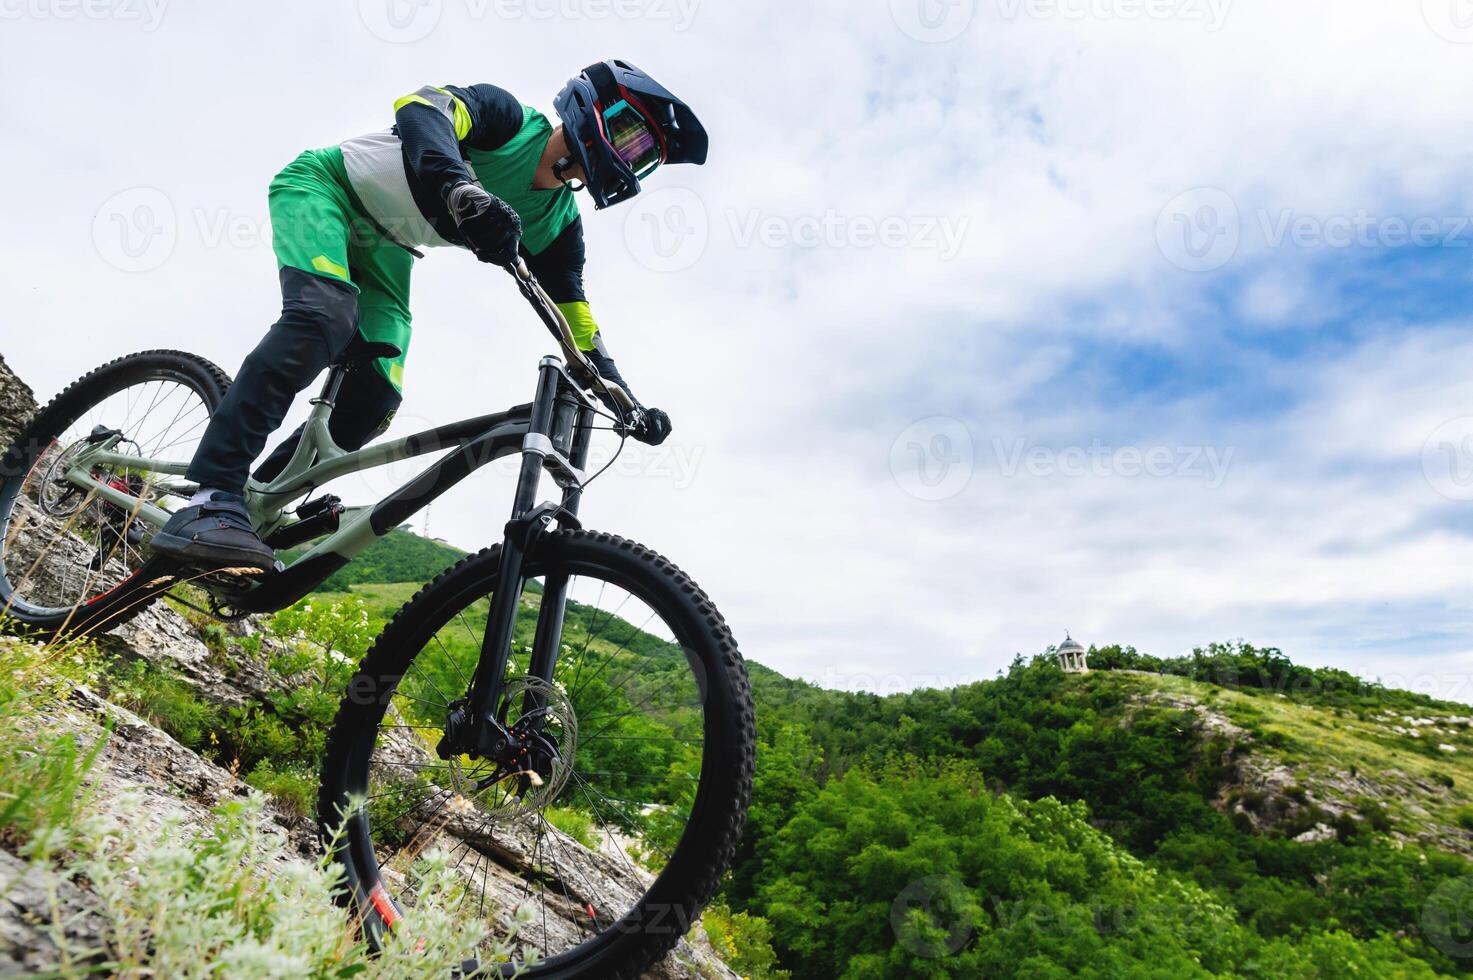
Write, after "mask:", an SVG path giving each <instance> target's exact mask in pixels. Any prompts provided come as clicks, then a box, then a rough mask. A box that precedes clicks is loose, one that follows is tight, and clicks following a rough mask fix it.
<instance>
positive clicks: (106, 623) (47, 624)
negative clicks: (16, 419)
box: [0, 350, 230, 633]
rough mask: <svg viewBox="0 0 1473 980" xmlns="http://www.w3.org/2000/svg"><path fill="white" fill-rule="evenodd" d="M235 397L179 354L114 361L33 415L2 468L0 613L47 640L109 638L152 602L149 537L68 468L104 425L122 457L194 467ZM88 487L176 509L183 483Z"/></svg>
mask: <svg viewBox="0 0 1473 980" xmlns="http://www.w3.org/2000/svg"><path fill="white" fill-rule="evenodd" d="M229 386H230V377H229V376H228V375H227V374H225V372H224V371H222V370H220V369H219V368H218V367H216V366H215V365H214V364H212V363H211V362H209V361H207V360H205V359H204V358H202V357H198V356H196V355H194V354H187V353H184V352H182V351H167V350H157V351H145V352H143V353H141V354H130V355H129V356H127V357H121V358H118V359H117V360H115V361H111V362H109V363H107V364H105V365H103V366H102V367H100V368H98V369H96V370H95V371H92V372H90V373H89V374H87V375H85V376H84V377H82V378H81V379H80V380H78V381H75V382H73V383H72V384H71V385H69V386H67V388H66V389H65V390H64V391H62V393H61V394H59V395H57V396H56V397H55V398H54V399H52V400H51V402H50V403H49V404H47V405H46V406H45V407H44V408H42V409H41V410H40V411H39V412H37V413H36V416H35V418H33V419H32V420H31V422H30V423H29V424H28V425H27V426H26V428H25V429H24V430H23V431H22V432H21V433H20V435H19V436H17V437H16V440H15V442H14V444H13V445H11V447H10V448H9V450H8V451H7V452H6V453H5V456H4V458H3V462H0V614H3V615H4V616H7V617H9V618H10V619H12V620H14V621H17V622H19V623H20V624H21V625H23V626H25V627H27V628H29V629H31V630H34V631H37V632H41V633H55V632H58V631H60V630H63V629H65V630H67V631H82V630H87V629H98V628H101V629H107V628H111V627H112V626H115V625H117V624H119V623H121V622H123V621H124V620H126V619H128V618H130V617H132V616H135V615H137V614H138V613H139V612H141V611H142V610H143V609H144V608H145V607H146V606H147V605H148V603H149V602H150V601H152V598H153V596H154V595H155V594H156V593H154V592H151V591H149V590H147V589H144V588H135V587H141V586H143V585H144V583H143V581H142V577H143V576H144V575H145V573H144V572H143V569H144V564H145V562H146V561H147V557H148V550H147V548H146V541H147V538H148V536H149V535H150V534H151V533H152V528H149V527H147V526H146V525H145V524H144V523H143V522H142V521H140V520H139V519H138V517H137V513H136V510H135V511H134V512H131V513H130V512H129V511H127V510H125V509H124V508H121V507H118V506H117V505H115V504H112V503H109V502H108V501H106V500H103V499H102V498H101V497H99V496H97V495H96V493H95V492H89V491H84V490H82V489H80V488H78V487H77V486H75V485H74V484H72V483H69V482H68V481H67V480H66V478H65V474H66V472H67V470H68V468H69V465H68V464H69V460H70V458H71V457H72V456H73V455H74V454H75V453H76V452H77V451H78V450H79V449H81V448H83V447H85V446H86V444H87V437H88V436H89V435H90V434H91V433H92V432H93V431H94V430H95V429H96V428H98V427H99V426H100V427H102V428H103V429H115V430H117V431H119V432H121V433H122V441H121V442H120V443H119V448H120V450H121V451H125V452H136V453H137V455H139V456H140V457H151V458H155V459H167V460H170V461H178V462H181V463H187V462H188V461H189V460H190V458H191V457H192V456H193V455H194V450H195V448H196V446H197V445H198V443H199V439H200V437H201V436H202V435H203V434H204V430H205V426H206V425H207V424H208V423H209V421H210V417H211V416H212V415H213V414H214V412H215V409H216V408H218V407H219V405H220V400H221V399H222V398H223V397H224V396H225V391H226V389H227V388H228V387H229ZM91 476H92V477H93V478H94V479H96V480H98V481H99V482H102V483H106V484H109V485H111V486H113V487H115V488H117V489H119V490H124V491H126V492H128V493H130V494H132V495H134V496H136V497H138V498H140V499H142V500H147V501H148V502H150V503H153V504H155V505H159V506H163V507H165V509H170V508H172V507H174V506H176V505H177V504H179V503H180V502H181V501H180V499H179V497H178V496H177V494H178V493H183V492H187V491H186V490H184V489H183V483H184V481H183V478H182V477H164V476H161V475H159V474H154V473H150V472H147V471H145V470H143V469H141V468H123V467H118V468H108V469H107V470H106V471H104V470H102V469H98V470H96V471H94V472H93V473H92V474H91Z"/></svg>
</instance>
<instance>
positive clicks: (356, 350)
mask: <svg viewBox="0 0 1473 980" xmlns="http://www.w3.org/2000/svg"><path fill="white" fill-rule="evenodd" d="M402 353H404V349H403V348H402V347H400V346H399V345H398V344H390V343H387V342H385V341H378V340H364V339H363V335H362V334H357V335H355V336H354V337H353V339H352V341H351V342H349V344H348V346H347V347H345V348H343V352H342V353H341V354H339V355H338V356H337V357H335V358H333V361H332V366H333V367H335V368H355V367H359V366H361V365H364V364H367V363H369V362H370V361H376V360H378V359H379V358H381V357H388V358H394V357H398V356H399V355H400V354H402Z"/></svg>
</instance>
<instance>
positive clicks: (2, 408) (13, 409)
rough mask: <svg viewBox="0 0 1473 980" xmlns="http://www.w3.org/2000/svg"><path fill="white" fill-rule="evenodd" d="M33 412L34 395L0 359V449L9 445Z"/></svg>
mask: <svg viewBox="0 0 1473 980" xmlns="http://www.w3.org/2000/svg"><path fill="white" fill-rule="evenodd" d="M35 411H36V396H35V394H34V393H33V392H32V391H31V389H30V387H29V386H28V385H27V384H26V383H25V382H24V381H22V380H21V379H20V378H17V377H16V376H15V372H14V371H12V370H10V365H9V364H6V363H5V358H4V357H0V447H5V446H9V445H10V440H12V439H14V438H15V434H16V433H17V432H19V431H20V428H21V426H23V425H25V423H26V422H27V421H29V420H30V417H31V415H32V414H34V413H35ZM0 451H3V450H0Z"/></svg>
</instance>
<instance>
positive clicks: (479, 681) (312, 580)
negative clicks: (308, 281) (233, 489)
mask: <svg viewBox="0 0 1473 980" xmlns="http://www.w3.org/2000/svg"><path fill="white" fill-rule="evenodd" d="M511 271H512V272H513V274H514V275H515V276H516V278H517V281H518V285H519V287H520V288H521V291H522V293H523V295H524V296H525V297H526V298H527V299H528V301H529V302H531V303H532V305H533V308H534V309H536V310H537V312H538V315H539V316H540V317H541V319H542V320H543V322H544V324H545V325H546V326H547V327H548V328H549V330H551V331H552V333H553V335H554V337H556V338H557V340H558V342H559V344H560V345H561V346H562V348H563V352H564V355H565V356H566V357H567V358H568V361H569V363H572V364H575V365H576V366H577V367H578V368H579V369H580V374H581V375H582V376H583V377H585V378H588V377H592V378H595V379H596V378H597V373H596V372H595V371H594V370H593V369H592V367H591V365H590V364H589V363H588V361H587V360H586V358H584V356H583V354H582V352H581V351H580V350H578V347H577V345H576V344H575V343H574V341H573V335H572V331H571V329H570V328H569V327H568V324H567V321H566V320H565V319H563V317H562V314H561V313H560V312H559V311H558V310H557V307H556V306H555V305H554V304H553V303H552V301H551V299H549V298H548V297H547V294H546V293H545V292H543V291H542V288H541V286H540V285H539V284H538V283H537V281H536V279H535V278H534V277H533V276H532V275H531V273H530V272H528V271H527V269H526V266H525V265H522V264H520V263H519V264H518V266H517V267H515V268H513V269H512V270H511ZM351 369H352V366H351V365H335V366H334V367H333V368H332V369H331V370H330V371H329V372H328V376H327V380H326V382H325V383H324V384H323V387H322V391H321V393H320V394H319V395H318V397H316V398H314V399H313V400H312V411H311V413H310V415H309V417H308V419H307V423H306V425H305V427H304V429H303V431H302V436H301V439H300V441H299V443H298V445H297V448H296V450H295V451H294V452H293V454H292V458H291V459H290V460H289V461H288V463H287V465H286V467H285V468H284V469H283V470H282V472H281V473H280V474H279V475H278V476H277V477H276V478H274V479H273V480H271V481H269V482H267V483H264V484H263V483H260V482H257V481H254V480H252V481H251V482H250V483H249V484H248V486H247V488H246V499H247V505H248V507H249V509H250V511H251V516H252V519H253V521H254V523H255V525H256V527H257V529H258V531H259V532H260V533H261V534H262V536H263V537H265V536H268V535H270V534H272V533H273V532H276V531H280V530H283V529H286V530H289V529H290V528H291V527H292V526H293V524H294V523H295V522H293V521H291V520H289V519H288V518H287V517H286V511H287V508H288V507H289V506H290V505H291V504H292V503H293V502H295V501H298V500H301V499H303V498H305V497H307V496H309V495H310V494H311V493H312V492H313V491H314V490H316V489H318V488H320V487H321V486H323V485H324V484H326V483H328V482H330V481H331V480H335V479H337V478H339V477H342V476H346V475H348V474H350V473H357V472H361V471H363V470H368V469H373V468H375V467H379V466H385V465H388V464H390V463H394V462H398V461H399V460H403V459H409V458H412V457H416V456H422V455H427V454H430V453H434V452H438V451H441V450H446V449H449V450H450V451H449V452H447V453H446V454H445V455H444V456H443V457H441V458H440V459H438V460H436V461H435V462H434V463H433V464H432V465H431V466H430V467H428V468H427V469H425V470H424V471H423V472H421V473H420V474H419V475H418V476H416V477H414V478H413V479H411V480H410V481H409V482H407V483H405V484H403V485H402V486H400V487H399V488H398V489H397V490H395V491H394V492H393V493H391V494H389V496H387V497H385V498H384V499H383V500H381V501H379V502H378V503H377V504H374V505H371V506H368V507H358V508H353V509H351V510H350V511H348V512H347V513H346V516H345V517H344V519H343V520H342V522H341V523H340V525H339V526H338V528H337V529H336V530H334V531H332V532H331V533H328V534H327V535H326V536H325V537H323V538H322V539H321V540H320V541H319V542H318V543H317V544H315V545H314V546H312V547H311V548H310V549H309V550H308V551H306V552H305V553H303V554H302V555H300V556H299V557H297V558H296V559H295V560H293V561H292V562H291V564H289V565H284V566H283V565H280V564H279V563H278V568H277V569H276V570H274V571H271V572H267V573H265V574H264V575H260V576H256V577H252V578H243V579H241V580H240V582H241V584H240V585H239V586H238V587H237V586H222V585H221V584H220V583H219V582H218V580H214V581H212V582H211V583H210V588H211V590H212V591H214V592H217V593H219V594H220V596H221V597H222V598H224V599H226V600H227V601H228V603H229V605H230V606H232V607H234V608H235V609H237V610H240V611H242V612H248V613H260V612H274V611H276V610H280V609H284V608H286V607H287V606H290V605H291V604H292V603H294V602H296V601H298V600H299V599H302V598H304V597H305V596H306V595H307V594H309V593H310V592H311V591H312V590H313V589H315V588H316V587H317V586H319V585H321V584H322V583H323V582H324V581H326V580H327V578H328V577H329V576H331V575H332V574H333V573H334V572H336V571H337V570H338V569H340V568H342V567H343V566H344V565H346V564H347V563H348V562H349V561H351V560H352V558H353V557H354V556H356V555H357V554H359V553H360V552H362V551H363V550H364V549H365V548H367V547H368V546H369V545H370V544H372V543H373V542H374V541H375V540H377V539H378V538H379V537H382V536H383V535H385V534H387V533H388V532H389V531H390V530H392V529H393V528H396V527H398V526H399V525H400V524H402V523H404V522H405V521H406V520H408V519H409V518H410V517H412V516H413V515H414V514H415V513H417V512H418V511H420V510H422V509H423V508H425V507H427V506H428V505H429V504H430V503H432V502H433V501H434V500H435V499H437V498H438V497H439V496H440V495H441V494H443V493H445V492H446V491H447V490H449V489H450V488H451V487H453V486H455V485H456V484H457V483H459V482H460V481H461V480H463V479H465V478H466V477H467V476H469V475H470V474H472V473H474V472H475V471H476V470H478V469H480V468H481V467H482V466H485V465H486V464H488V463H490V462H492V461H493V460H497V459H501V458H503V457H506V456H510V455H512V454H516V453H520V454H521V457H522V460H521V469H520V472H519V474H518V477H517V485H516V491H515V495H514V497H513V503H512V513H511V519H510V520H509V521H508V523H507V525H506V530H505V533H504V537H503V541H502V550H501V559H500V576H499V578H498V579H497V588H496V591H495V593H494V595H493V598H492V607H491V610H490V614H489V616H488V618H487V625H486V634H485V638H484V640H483V643H482V650H481V658H480V662H479V664H478V666H477V668H476V671H475V676H474V678H473V681H472V690H471V691H470V692H468V693H469V695H470V704H471V707H472V708H473V709H474V718H475V724H474V726H473V728H472V732H474V733H479V732H481V731H483V730H485V731H486V732H487V734H486V737H485V740H479V741H484V744H486V745H489V744H492V743H491V741H489V740H490V739H494V738H495V737H496V736H498V735H500V736H503V737H504V736H505V732H504V730H503V729H501V726H500V725H499V724H498V723H497V722H496V719H495V716H494V713H495V709H496V707H497V702H498V701H499V699H500V691H501V687H502V678H503V675H504V673H505V669H506V664H507V662H508V660H509V657H510V652H511V638H512V634H513V630H514V628H515V625H516V615H517V608H518V605H519V602H518V600H519V599H520V597H521V594H522V592H523V590H524V589H525V587H526V579H525V577H524V576H523V574H522V567H523V564H524V562H525V560H526V558H527V554H528V547H529V544H530V543H531V541H532V540H533V538H534V536H535V534H536V533H537V532H539V531H541V530H542V529H543V528H544V527H545V526H547V525H549V524H550V523H551V522H552V521H553V520H554V519H557V520H559V521H561V522H563V523H565V524H571V525H573V526H576V525H577V516H576V515H577V511H578V504H579V499H580V496H581V494H582V491H583V488H584V485H585V484H586V482H587V477H586V475H585V473H584V467H585V466H586V465H587V461H588V451H589V445H590V442H591V437H592V430H593V420H594V418H595V417H596V416H597V415H599V414H601V408H600V406H599V404H598V402H597V401H596V400H595V399H594V398H593V397H592V396H591V395H589V394H588V393H587V392H585V391H584V390H583V385H581V384H580V383H579V381H578V380H577V379H576V378H575V377H574V376H573V374H572V373H570V371H569V369H568V367H567V366H565V364H564V362H563V361H562V360H560V359H559V358H557V357H553V356H547V357H544V358H542V360H541V361H540V362H539V363H538V378H537V392H536V396H535V397H534V399H533V400H532V402H530V403H529V404H526V405H518V406H515V407H513V408H510V409H508V410H506V411H504V412H499V413H495V414H492V415H483V416H479V417H477V418H472V419H466V420H464V421H461V422H455V423H452V424H450V425H445V426H440V427H437V428H434V429H429V430H426V431H424V432H418V433H415V434H414V435H410V436H405V437H403V438H400V439H394V440H389V441H387V442H382V443H376V444H373V445H369V446H365V447H363V448H362V449H358V450H355V451H352V452H345V451H344V450H343V449H341V448H340V447H339V446H337V445H336V444H335V443H334V442H333V440H332V436H331V435H330V433H329V430H328V419H329V417H330V416H331V414H332V409H333V404H334V401H335V399H336V397H337V393H338V390H339V388H340V386H341V384H342V381H343V378H344V377H345V376H346V373H347V372H348V371H349V370H351ZM596 383H597V384H598V385H599V386H601V387H602V388H603V389H604V390H605V392H606V393H607V394H608V395H609V397H610V399H611V400H612V401H613V402H614V403H615V404H617V405H619V406H620V408H621V410H624V411H632V410H633V409H634V408H635V404H634V402H633V400H632V399H631V398H630V397H629V396H628V394H627V393H626V392H624V391H623V390H622V389H621V388H619V387H618V386H617V385H614V384H611V383H607V382H603V381H597V382H596ZM626 421H628V419H627V417H626ZM121 441H122V435H121V433H116V432H115V433H111V434H106V435H104V436H102V437H100V438H99V439H98V441H97V442H96V443H94V444H92V445H89V446H87V447H86V448H84V449H82V450H81V451H79V452H78V453H77V455H76V457H75V458H74V459H73V461H72V464H71V466H70V467H69V469H68V471H67V474H66V478H67V480H68V481H69V482H71V483H73V484H74V485H76V486H78V487H80V488H82V489H84V490H86V491H88V492H89V493H92V494H95V495H96V496H98V497H100V498H102V499H103V500H106V501H108V502H109V503H112V504H114V505H116V506H117V507H119V508H121V509H122V510H123V511H125V512H126V513H129V514H131V515H133V517H134V519H137V520H141V521H143V522H145V523H147V524H150V525H152V526H154V527H162V526H163V524H164V523H166V522H167V521H168V519H169V516H170V515H169V513H168V512H166V511H164V510H163V509H161V508H159V507H157V506H155V505H153V504H151V503H149V502H147V501H145V500H141V499H140V498H138V497H135V496H134V495H133V494H131V493H129V492H127V491H126V490H122V489H119V488H117V487H115V486H112V485H110V484H108V483H105V482H103V481H100V480H97V479H95V478H94V477H93V476H92V471H93V470H94V469H95V468H99V467H106V468H111V469H113V470H120V469H121V470H135V471H144V472H146V473H148V474H150V476H160V475H161V476H177V477H182V476H183V475H184V473H185V470H186V469H187V467H188V463H187V462H178V461H170V460H157V459H148V458H144V457H140V456H136V455H131V454H128V453H122V452H118V451H117V449H118V447H119V443H120V442H121ZM452 447H453V448H452ZM544 470H545V471H547V472H548V473H549V474H550V475H551V476H552V478H553V480H554V482H555V483H556V484H557V485H558V486H559V488H560V489H561V491H562V496H561V501H560V502H559V503H557V504H553V503H545V504H542V505H540V506H539V505H538V504H537V495H538V490H539V486H540V482H541V477H542V473H543V471H544ZM156 485H158V484H156ZM162 485H163V486H167V488H168V492H170V493H174V494H188V493H192V492H193V490H194V489H195V487H193V486H192V485H190V484H188V483H187V482H182V481H181V482H179V483H174V482H170V483H167V484H162ZM151 574H152V572H151ZM145 580H146V581H147V582H148V584H147V585H146V586H145V588H146V589H148V590H150V591H152V592H154V593H158V592H163V591H166V590H167V589H169V588H171V587H172V586H173V584H174V583H175V582H176V581H177V577H176V576H175V575H170V574H168V572H167V570H165V569H159V570H158V577H157V578H153V579H147V578H146V579H145ZM566 589H567V582H566V580H565V579H560V578H553V577H549V580H548V581H547V582H546V583H545V584H544V590H543V598H542V603H541V612H540V613H539V616H538V623H537V629H536V633H535V635H534V640H533V652H532V661H531V668H532V669H531V673H532V674H533V675H534V676H536V677H539V678H541V679H542V680H546V681H550V680H551V679H552V675H553V669H554V667H555V665H556V659H557V654H558V641H559V638H560V636H561V633H562V625H563V617H564V612H565V608H566V601H567V598H566ZM482 722H490V724H485V725H483V724H482ZM473 737H477V736H475V735H473ZM479 741H478V744H479Z"/></svg>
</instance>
